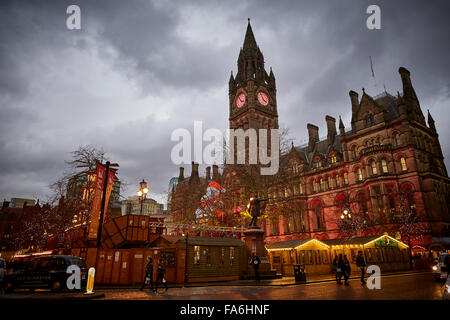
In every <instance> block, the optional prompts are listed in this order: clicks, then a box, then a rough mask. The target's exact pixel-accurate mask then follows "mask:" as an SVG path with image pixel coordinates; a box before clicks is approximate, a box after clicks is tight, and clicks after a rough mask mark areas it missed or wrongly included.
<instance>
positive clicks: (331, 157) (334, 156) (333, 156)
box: [330, 152, 337, 163]
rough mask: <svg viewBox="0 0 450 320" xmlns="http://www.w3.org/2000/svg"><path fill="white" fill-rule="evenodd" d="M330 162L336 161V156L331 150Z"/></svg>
mask: <svg viewBox="0 0 450 320" xmlns="http://www.w3.org/2000/svg"><path fill="white" fill-rule="evenodd" d="M330 162H331V163H336V162H337V158H336V155H335V154H334V152H332V153H331V154H330Z"/></svg>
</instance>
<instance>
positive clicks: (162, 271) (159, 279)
mask: <svg viewBox="0 0 450 320" xmlns="http://www.w3.org/2000/svg"><path fill="white" fill-rule="evenodd" d="M156 273H157V277H156V284H155V289H154V291H155V292H158V285H159V282H161V283H162V284H163V285H164V288H166V291H167V290H169V288H168V287H167V283H166V279H164V275H165V273H166V267H164V265H163V263H162V262H161V261H159V263H158V267H157V268H156Z"/></svg>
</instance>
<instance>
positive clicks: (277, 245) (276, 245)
mask: <svg viewBox="0 0 450 320" xmlns="http://www.w3.org/2000/svg"><path fill="white" fill-rule="evenodd" d="M311 241H312V242H316V243H318V244H319V245H322V246H325V247H328V245H327V244H325V243H324V242H323V241H321V240H317V239H311V238H308V239H296V240H287V241H279V242H273V243H269V244H267V245H266V248H267V250H286V249H296V248H299V247H301V246H303V245H305V244H307V243H309V242H311Z"/></svg>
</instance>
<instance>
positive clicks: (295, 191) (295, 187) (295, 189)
mask: <svg viewBox="0 0 450 320" xmlns="http://www.w3.org/2000/svg"><path fill="white" fill-rule="evenodd" d="M295 195H297V185H295V184H294V196H295Z"/></svg>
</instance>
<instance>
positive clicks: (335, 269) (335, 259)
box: [331, 255, 339, 282]
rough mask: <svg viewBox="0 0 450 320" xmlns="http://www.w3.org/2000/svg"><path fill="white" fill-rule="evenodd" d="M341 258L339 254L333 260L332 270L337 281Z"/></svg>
mask: <svg viewBox="0 0 450 320" xmlns="http://www.w3.org/2000/svg"><path fill="white" fill-rule="evenodd" d="M338 261H339V258H338V256H337V255H335V256H334V259H333V262H332V263H331V272H333V273H334V276H335V278H336V282H337V281H338V274H337V266H338Z"/></svg>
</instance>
